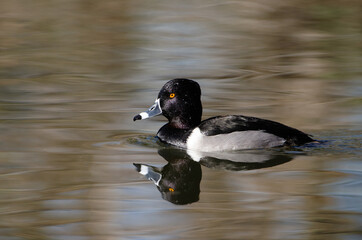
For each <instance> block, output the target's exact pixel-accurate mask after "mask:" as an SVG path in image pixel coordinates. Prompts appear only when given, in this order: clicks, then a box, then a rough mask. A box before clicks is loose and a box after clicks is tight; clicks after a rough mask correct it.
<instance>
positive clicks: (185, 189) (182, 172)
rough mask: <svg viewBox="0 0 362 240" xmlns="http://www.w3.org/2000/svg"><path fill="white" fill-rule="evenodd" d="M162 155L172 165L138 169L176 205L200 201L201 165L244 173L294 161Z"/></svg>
mask: <svg viewBox="0 0 362 240" xmlns="http://www.w3.org/2000/svg"><path fill="white" fill-rule="evenodd" d="M158 153H159V154H160V155H161V156H162V157H163V158H164V159H165V160H166V161H167V162H168V163H167V164H166V165H165V166H164V167H162V168H157V167H153V166H150V165H146V164H138V163H134V165H135V166H136V170H137V171H138V172H139V173H140V174H142V175H144V176H146V177H147V178H148V179H149V180H152V181H153V182H154V183H155V185H156V186H157V189H158V190H159V191H160V192H161V195H162V198H163V199H165V200H167V201H169V202H172V203H174V204H188V203H193V202H197V201H198V200H199V194H200V181H201V175H202V173H201V167H200V164H201V165H203V166H205V167H208V168H213V169H222V170H231V171H242V170H252V169H259V168H267V167H272V166H276V165H279V164H283V163H286V162H288V161H290V160H291V159H292V157H290V156H289V155H285V154H284V155H283V154H271V153H270V154H267V153H265V154H261V153H260V152H257V153H243V152H238V153H233V154H227V153H225V154H217V155H213V154H209V155H203V156H202V155H200V154H199V155H195V152H192V153H190V152H189V151H187V152H186V151H185V150H183V149H179V148H164V149H160V150H159V151H158ZM192 156H193V157H194V158H192ZM195 156H196V158H195ZM235 159H238V161H235Z"/></svg>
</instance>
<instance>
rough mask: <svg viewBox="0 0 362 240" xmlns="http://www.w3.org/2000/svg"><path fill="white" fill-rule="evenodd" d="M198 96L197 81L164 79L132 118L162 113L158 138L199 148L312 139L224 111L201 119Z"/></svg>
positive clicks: (292, 143) (262, 145) (237, 147)
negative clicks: (146, 105)
mask: <svg viewBox="0 0 362 240" xmlns="http://www.w3.org/2000/svg"><path fill="white" fill-rule="evenodd" d="M200 97H201V89H200V86H199V84H198V83H197V82H195V81H192V80H189V79H174V80H171V81H168V82H167V83H166V84H165V85H164V86H163V87H162V89H161V90H160V92H159V94H158V97H157V99H156V101H155V104H154V105H153V106H152V107H151V108H150V109H149V110H148V111H146V112H142V113H140V114H138V115H136V116H135V117H134V119H133V120H134V121H135V120H141V119H146V118H149V117H153V116H156V115H160V114H163V115H164V116H165V117H166V118H167V119H168V121H169V122H168V123H167V124H166V125H164V126H163V127H162V128H161V129H160V130H159V131H158V133H157V137H158V138H159V139H161V141H163V142H166V143H169V144H172V145H176V146H179V147H182V148H187V149H192V150H198V151H203V152H216V151H227V150H240V149H250V148H271V147H277V146H284V145H287V146H295V145H302V144H305V143H308V142H312V141H314V140H313V139H312V138H310V137H309V136H308V135H307V134H305V133H303V132H301V131H299V130H297V129H294V128H291V127H288V126H286V125H283V124H281V123H278V122H274V121H270V120H265V119H260V118H255V117H247V116H241V115H228V116H217V117H213V118H209V119H206V120H204V121H201V115H202V105H201V100H200Z"/></svg>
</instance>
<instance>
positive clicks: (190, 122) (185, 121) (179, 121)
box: [168, 116, 201, 130]
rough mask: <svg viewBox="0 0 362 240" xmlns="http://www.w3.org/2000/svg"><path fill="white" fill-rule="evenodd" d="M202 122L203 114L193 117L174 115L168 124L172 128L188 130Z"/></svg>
mask: <svg viewBox="0 0 362 240" xmlns="http://www.w3.org/2000/svg"><path fill="white" fill-rule="evenodd" d="M200 123H201V116H200V117H199V118H192V117H188V118H185V117H182V116H180V117H174V118H173V119H171V120H170V121H169V123H168V124H169V126H170V127H172V128H177V129H184V130H188V129H192V128H194V127H196V126H198V125H199V124H200Z"/></svg>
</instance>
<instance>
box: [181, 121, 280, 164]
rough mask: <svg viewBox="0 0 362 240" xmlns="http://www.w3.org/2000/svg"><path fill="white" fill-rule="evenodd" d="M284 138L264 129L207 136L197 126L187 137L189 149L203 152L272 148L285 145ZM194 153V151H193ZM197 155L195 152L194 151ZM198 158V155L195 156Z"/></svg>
mask: <svg viewBox="0 0 362 240" xmlns="http://www.w3.org/2000/svg"><path fill="white" fill-rule="evenodd" d="M284 142H285V139H284V138H281V137H278V136H275V135H273V134H270V133H266V132H263V131H255V130H253V131H238V132H232V133H226V134H218V135H215V136H205V135H204V134H202V133H201V131H200V128H195V129H194V130H193V131H192V133H191V134H190V136H189V137H188V139H187V149H191V150H198V151H203V152H217V151H230V150H241V149H252V148H271V147H277V146H281V145H283V144H284ZM191 154H192V153H191ZM193 155H195V153H193ZM195 157H196V158H197V156H195Z"/></svg>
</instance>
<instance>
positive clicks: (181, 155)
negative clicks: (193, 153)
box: [134, 149, 201, 204]
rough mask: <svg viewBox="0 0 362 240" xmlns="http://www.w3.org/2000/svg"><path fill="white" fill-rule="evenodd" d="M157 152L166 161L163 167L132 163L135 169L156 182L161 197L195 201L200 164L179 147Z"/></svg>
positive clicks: (172, 200)
mask: <svg viewBox="0 0 362 240" xmlns="http://www.w3.org/2000/svg"><path fill="white" fill-rule="evenodd" d="M159 154H160V155H161V156H162V157H163V158H165V159H166V161H168V163H167V164H166V165H165V166H164V167H162V168H156V167H153V166H149V165H145V164H134V165H135V166H136V169H137V171H138V172H139V173H141V174H142V175H144V176H146V177H147V178H148V179H150V180H152V181H153V182H154V183H155V184H156V186H157V189H158V190H159V191H160V192H161V195H162V198H163V199H165V200H167V201H169V202H172V203H174V204H188V203H193V202H197V201H198V200H199V194H200V181H201V166H200V164H199V163H197V162H195V161H193V160H192V159H191V158H190V157H189V156H188V155H187V154H186V152H185V151H183V150H179V149H161V150H159Z"/></svg>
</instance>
